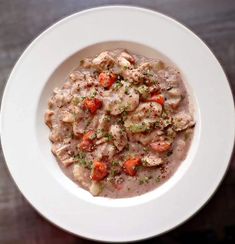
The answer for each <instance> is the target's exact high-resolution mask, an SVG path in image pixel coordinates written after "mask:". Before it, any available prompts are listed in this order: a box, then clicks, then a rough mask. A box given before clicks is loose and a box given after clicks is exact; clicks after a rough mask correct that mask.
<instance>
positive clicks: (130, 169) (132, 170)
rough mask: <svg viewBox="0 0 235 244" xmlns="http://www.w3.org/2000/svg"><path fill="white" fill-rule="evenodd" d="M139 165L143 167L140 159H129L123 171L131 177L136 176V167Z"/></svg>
mask: <svg viewBox="0 0 235 244" xmlns="http://www.w3.org/2000/svg"><path fill="white" fill-rule="evenodd" d="M139 165H141V160H140V158H133V159H129V160H127V161H125V162H124V164H123V171H124V172H125V173H126V174H128V175H130V176H135V175H136V173H137V171H136V167H137V166H139Z"/></svg>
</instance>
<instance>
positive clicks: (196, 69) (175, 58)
mask: <svg viewBox="0 0 235 244" xmlns="http://www.w3.org/2000/svg"><path fill="white" fill-rule="evenodd" d="M113 48H126V49H128V50H131V51H133V52H135V53H138V54H141V55H144V56H147V57H159V56H160V57H161V58H162V59H167V60H168V59H169V60H171V62H173V63H174V64H176V65H177V66H178V68H179V69H180V70H181V72H182V74H183V76H184V78H185V80H186V83H187V84H186V85H187V88H188V90H189V92H190V94H191V95H192V97H193V102H194V104H195V118H196V122H197V124H196V127H195V135H194V138H193V142H192V146H191V148H190V151H189V153H188V156H187V158H186V159H185V160H184V162H182V163H181V165H180V167H179V169H178V170H177V171H176V173H175V174H174V175H173V176H172V177H171V178H170V179H169V180H168V181H167V182H166V183H165V184H163V185H162V186H160V187H159V188H157V189H156V190H153V191H151V192H149V193H146V194H143V195H141V196H138V197H133V198H126V199H108V198H102V197H93V196H91V195H90V194H89V193H88V192H87V191H85V190H83V189H81V188H79V187H78V186H77V185H76V184H75V183H74V182H72V181H71V180H70V179H69V178H67V177H66V176H65V175H64V174H63V173H62V171H61V170H60V168H59V166H58V164H57V162H56V160H55V158H54V157H53V155H52V154H51V152H50V143H49V140H48V134H49V130H48V128H47V127H46V126H45V124H44V122H43V113H44V111H45V109H46V108H47V100H48V98H49V96H50V95H51V93H52V89H53V88H54V87H55V86H60V85H61V84H62V83H63V81H64V79H65V77H66V75H67V74H68V73H69V71H71V70H72V69H73V68H74V67H76V66H77V65H78V63H79V60H80V59H82V58H84V57H86V56H91V55H94V54H97V53H98V52H100V51H102V50H106V49H113ZM234 122H235V116H234V103H233V98H232V93H231V90H230V88H229V84H228V81H227V79H226V76H225V74H224V72H223V70H222V68H221V66H220V65H219V63H218V61H217V60H216V58H215V57H214V55H213V54H212V53H211V51H210V50H209V49H208V47H207V46H206V45H205V44H204V43H203V42H202V41H201V40H200V39H199V38H198V37H197V36H196V35H194V34H193V33H192V32H191V31H189V30H188V29H187V28H185V27H184V26H182V25H181V24H179V23H178V22H176V21H174V20H172V19H171V18H169V17H166V16H164V15H162V14H160V13H157V12H153V11H150V10H146V9H141V8H136V7H127V6H125V7H124V6H112V7H101V8H94V9H90V10H86V11H83V12H80V13H76V14H74V15H71V16H69V17H67V18H65V19H63V20H61V21H59V22H58V23H56V24H55V25H53V26H52V27H50V28H49V29H48V30H46V31H45V32H43V33H42V34H41V35H40V36H39V37H38V38H36V39H35V40H34V41H33V42H32V44H31V45H30V46H29V47H28V48H27V49H26V51H25V52H24V53H23V54H22V56H21V58H20V59H19V61H18V62H17V64H16V65H15V67H14V69H13V71H12V73H11V75H10V78H9V80H8V83H7V86H6V89H5V92H4V95H3V100H2V107H1V139H2V147H3V152H4V155H5V159H6V162H7V165H8V168H9V171H10V173H11V175H12V176H13V178H14V180H15V182H16V184H17V186H18V187H19V189H20V191H21V192H22V194H23V195H24V196H25V197H26V199H27V200H28V201H29V202H30V203H31V205H32V206H33V207H34V208H35V209H36V210H37V211H38V212H39V213H41V214H42V215H43V216H44V217H45V218H47V219H48V220H49V221H51V222H52V223H54V224H56V225H57V226H59V227H61V228H63V229H64V230H67V231H69V232H71V233H74V234H76V235H79V236H83V237H86V238H89V239H95V240H100V241H108V242H117V241H119V242H127V241H134V240H140V239H145V238H148V237H152V236H155V235H159V234H161V233H163V232H166V231H168V230H170V229H172V228H174V227H176V226H177V225H179V224H181V223H182V222H184V221H185V220H187V219H188V218H189V217H190V216H192V215H193V214H194V213H195V212H196V211H197V210H199V209H200V207H202V205H203V204H205V202H206V201H207V200H208V199H209V198H210V197H211V195H212V194H213V192H214V191H215V190H216V188H217V187H218V185H219V183H220V182H221V180H222V178H223V176H224V174H225V172H226V169H227V167H228V164H229V159H230V156H231V153H232V149H233V143H234V134H235V133H234V132H235V128H234Z"/></svg>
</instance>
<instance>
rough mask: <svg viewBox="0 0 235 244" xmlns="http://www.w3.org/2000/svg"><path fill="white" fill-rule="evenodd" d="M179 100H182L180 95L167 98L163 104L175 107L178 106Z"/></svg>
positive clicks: (167, 106)
mask: <svg viewBox="0 0 235 244" xmlns="http://www.w3.org/2000/svg"><path fill="white" fill-rule="evenodd" d="M181 100H182V99H181V97H174V98H169V99H167V101H166V102H165V106H166V108H172V109H176V108H178V106H179V104H180V102H181Z"/></svg>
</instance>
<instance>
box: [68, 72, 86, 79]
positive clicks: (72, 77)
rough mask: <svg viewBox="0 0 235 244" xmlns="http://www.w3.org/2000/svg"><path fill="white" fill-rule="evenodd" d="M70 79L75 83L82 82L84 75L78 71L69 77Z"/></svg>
mask: <svg viewBox="0 0 235 244" xmlns="http://www.w3.org/2000/svg"><path fill="white" fill-rule="evenodd" d="M69 79H70V80H71V81H73V82H75V81H80V80H83V79H84V74H83V73H82V72H81V71H79V70H76V71H73V72H72V73H71V74H70V75H69Z"/></svg>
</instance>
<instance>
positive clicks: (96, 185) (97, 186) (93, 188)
mask: <svg viewBox="0 0 235 244" xmlns="http://www.w3.org/2000/svg"><path fill="white" fill-rule="evenodd" d="M89 191H90V193H91V194H92V195H93V196H98V195H99V194H100V193H101V192H102V185H101V183H100V182H97V181H94V180H93V181H92V182H91V185H90V188H89Z"/></svg>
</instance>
